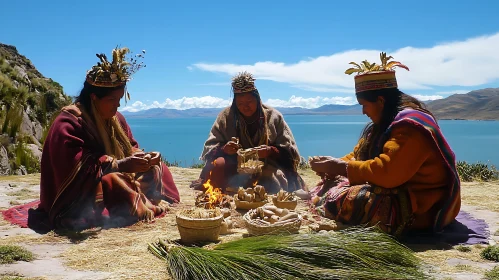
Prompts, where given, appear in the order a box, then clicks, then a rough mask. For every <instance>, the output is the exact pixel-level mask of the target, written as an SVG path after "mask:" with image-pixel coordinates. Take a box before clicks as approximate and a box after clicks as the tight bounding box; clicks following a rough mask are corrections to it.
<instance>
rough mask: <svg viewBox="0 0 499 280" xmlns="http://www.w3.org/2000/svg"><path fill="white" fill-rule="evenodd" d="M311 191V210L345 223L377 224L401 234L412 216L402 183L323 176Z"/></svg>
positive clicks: (407, 196) (388, 231) (381, 227)
mask: <svg viewBox="0 0 499 280" xmlns="http://www.w3.org/2000/svg"><path fill="white" fill-rule="evenodd" d="M311 194H312V198H311V200H310V206H311V209H312V212H314V213H315V214H318V215H320V216H323V217H326V218H329V219H332V220H335V221H338V222H341V223H343V224H346V225H351V226H356V225H366V226H378V227H379V228H380V229H381V230H383V231H384V232H386V233H389V234H393V235H400V234H402V233H403V232H404V231H405V230H406V229H407V228H408V227H409V226H410V224H411V222H412V220H413V215H412V211H411V201H410V197H409V194H408V192H407V191H406V190H404V188H403V187H399V188H394V189H387V188H382V187H379V186H374V185H370V184H365V185H355V186H350V184H349V182H348V180H347V179H346V178H341V179H337V180H328V179H326V180H324V181H322V182H321V183H320V184H319V185H318V186H317V187H315V188H314V189H313V190H312V191H311Z"/></svg>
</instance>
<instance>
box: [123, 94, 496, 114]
mask: <svg viewBox="0 0 499 280" xmlns="http://www.w3.org/2000/svg"><path fill="white" fill-rule="evenodd" d="M426 105H427V107H428V109H430V110H431V111H432V112H433V114H434V115H435V116H436V117H437V118H438V119H466V120H499V88H487V89H480V90H474V91H471V92H469V93H467V94H454V95H451V96H449V97H447V98H444V99H439V100H435V101H431V102H426ZM276 109H277V110H279V111H280V112H281V113H282V114H283V115H360V114H362V109H361V106H360V105H358V104H356V105H333V104H331V105H324V106H321V107H319V108H314V109H306V108H302V107H293V108H280V107H276ZM221 110H222V108H193V109H186V110H176V109H162V108H154V109H149V110H144V111H139V112H122V113H123V115H125V116H126V117H132V118H189V117H215V116H217V115H218V113H219V112H220V111H221Z"/></svg>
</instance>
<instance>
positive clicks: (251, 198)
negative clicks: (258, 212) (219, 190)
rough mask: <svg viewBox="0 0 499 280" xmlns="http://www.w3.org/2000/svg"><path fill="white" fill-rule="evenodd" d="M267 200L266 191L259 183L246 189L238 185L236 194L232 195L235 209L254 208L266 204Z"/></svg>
mask: <svg viewBox="0 0 499 280" xmlns="http://www.w3.org/2000/svg"><path fill="white" fill-rule="evenodd" d="M267 202H268V196H267V192H266V191H265V188H264V187H263V186H261V185H256V186H255V187H254V188H247V189H244V188H243V187H239V189H238V191H237V194H235V195H234V204H235V205H236V209H245V210H248V209H255V208H257V207H260V206H263V205H265V204H267Z"/></svg>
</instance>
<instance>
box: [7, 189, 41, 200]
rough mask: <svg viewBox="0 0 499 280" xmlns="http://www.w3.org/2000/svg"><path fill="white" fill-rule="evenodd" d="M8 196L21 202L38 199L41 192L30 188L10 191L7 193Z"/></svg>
mask: <svg viewBox="0 0 499 280" xmlns="http://www.w3.org/2000/svg"><path fill="white" fill-rule="evenodd" d="M7 195H8V196H13V197H16V198H17V199H19V200H26V199H36V198H38V197H39V192H35V191H33V190H30V189H28V188H22V189H20V190H15V191H10V192H8V193H7Z"/></svg>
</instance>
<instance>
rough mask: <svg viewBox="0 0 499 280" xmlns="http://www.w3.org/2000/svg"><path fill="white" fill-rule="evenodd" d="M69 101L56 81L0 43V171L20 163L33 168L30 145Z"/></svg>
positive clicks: (36, 142)
mask: <svg viewBox="0 0 499 280" xmlns="http://www.w3.org/2000/svg"><path fill="white" fill-rule="evenodd" d="M69 103H71V98H70V97H68V96H67V95H65V94H64V91H63V88H62V86H61V85H60V84H59V83H57V82H55V81H53V80H52V79H50V78H46V77H45V76H43V75H42V74H41V73H40V72H39V71H38V70H37V69H36V68H35V66H34V65H33V63H31V61H30V60H29V59H28V58H26V57H25V56H23V55H21V54H19V53H18V51H17V49H16V48H15V47H14V46H10V45H5V44H1V43H0V108H1V110H0V149H2V150H1V151H0V152H2V153H1V154H0V160H1V162H2V166H1V168H0V169H1V170H0V173H8V172H14V171H15V170H16V169H19V168H20V167H21V166H23V167H24V169H25V170H27V171H28V172H36V171H37V163H38V161H39V159H36V158H34V156H33V155H32V154H31V153H30V149H31V150H33V149H35V150H36V147H37V146H38V147H40V146H41V145H42V143H43V140H44V138H45V135H46V132H47V130H48V128H49V126H50V123H51V121H52V119H53V117H54V116H55V115H56V113H57V112H58V111H59V110H60V108H61V107H62V106H64V105H66V104H69ZM26 145H35V146H34V147H33V146H30V147H31V148H29V149H28V148H27V147H28V146H26ZM6 157H7V158H8V159H7V160H6V159H5V158H6ZM7 161H8V165H10V167H9V166H7V163H6V162H7Z"/></svg>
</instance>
